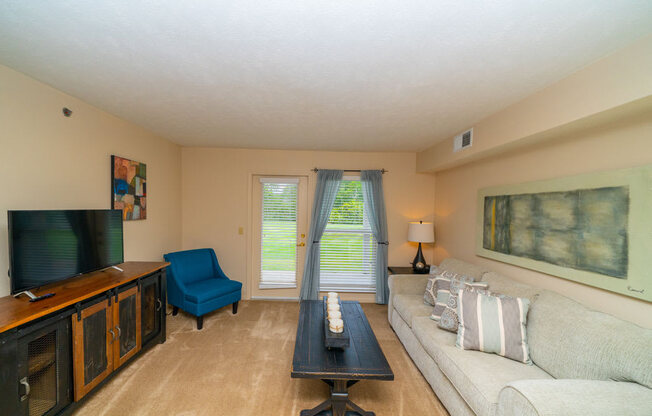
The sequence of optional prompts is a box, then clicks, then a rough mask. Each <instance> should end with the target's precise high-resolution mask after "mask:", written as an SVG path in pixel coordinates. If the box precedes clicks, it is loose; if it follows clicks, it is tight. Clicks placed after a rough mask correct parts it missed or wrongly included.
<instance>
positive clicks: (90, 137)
mask: <svg viewBox="0 0 652 416" xmlns="http://www.w3.org/2000/svg"><path fill="white" fill-rule="evenodd" d="M62 107H69V108H70V109H72V110H73V115H72V117H70V118H65V117H64V116H63V115H62V113H61V109H62ZM0 126H1V127H0V189H2V192H1V193H0V296H4V295H8V294H9V279H8V278H7V277H5V276H6V275H5V271H6V270H7V269H8V251H7V216H6V213H5V212H6V210H9V209H66V208H73V209H76V208H109V207H110V190H111V173H110V165H111V163H110V162H111V155H112V154H115V155H119V156H124V157H127V158H132V159H135V160H138V161H140V162H144V163H146V164H147V192H148V204H147V205H148V213H147V215H148V217H147V219H146V220H144V221H129V222H125V225H124V231H125V260H161V259H162V255H163V253H165V252H167V251H172V250H176V249H179V247H180V244H181V224H180V218H181V199H180V194H181V179H180V174H181V149H180V148H179V146H177V145H175V144H172V143H171V142H169V141H167V140H164V139H162V138H160V137H158V136H155V135H154V134H152V133H149V132H148V131H146V130H144V129H142V128H140V127H137V126H135V125H134V124H131V123H128V122H126V121H124V120H121V119H119V118H116V117H114V116H112V115H110V114H108V113H106V112H103V111H101V110H99V109H97V108H95V107H93V106H91V105H89V104H86V103H84V102H82V101H80V100H78V99H76V98H74V97H71V96H69V95H66V94H64V93H62V92H60V91H58V90H55V89H53V88H51V87H49V86H47V85H45V84H43V83H40V82H38V81H35V80H34V79H32V78H29V77H27V76H25V75H22V74H20V73H18V72H16V71H13V70H11V69H9V68H7V67H5V66H1V65H0Z"/></svg>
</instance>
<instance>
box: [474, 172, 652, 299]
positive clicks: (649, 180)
mask: <svg viewBox="0 0 652 416" xmlns="http://www.w3.org/2000/svg"><path fill="white" fill-rule="evenodd" d="M650 253H652V166H650V165H648V166H642V167H636V168H630V169H623V170H617V171H607V172H596V173H589V174H584V175H577V176H570V177H565V178H558V179H550V180H545V181H538V182H529V183H523V184H515V185H504V186H495V187H491V188H485V189H480V190H479V191H478V203H477V234H476V254H477V255H479V256H482V257H487V258H490V259H494V260H498V261H502V262H505V263H510V264H514V265H517V266H520V267H524V268H528V269H532V270H537V271H540V272H543V273H546V274H550V275H553V276H558V277H562V278H565V279H568V280H574V281H577V282H580V283H584V284H586V285H590V286H595V287H599V288H602V289H605V290H609V291H613V292H618V293H621V294H624V295H627V296H632V297H636V298H639V299H644V300H647V301H652V267H650V264H651V263H650V260H649V258H650Z"/></svg>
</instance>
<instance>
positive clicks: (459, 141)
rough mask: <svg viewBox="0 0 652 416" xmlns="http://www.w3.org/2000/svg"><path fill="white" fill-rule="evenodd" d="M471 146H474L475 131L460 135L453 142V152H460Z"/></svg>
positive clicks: (471, 130) (470, 130)
mask: <svg viewBox="0 0 652 416" xmlns="http://www.w3.org/2000/svg"><path fill="white" fill-rule="evenodd" d="M471 146H473V129H469V130H467V131H465V132H464V133H462V134H458V135H457V136H455V139H454V140H453V152H459V151H460V150H462V149H466V148H467V147H471Z"/></svg>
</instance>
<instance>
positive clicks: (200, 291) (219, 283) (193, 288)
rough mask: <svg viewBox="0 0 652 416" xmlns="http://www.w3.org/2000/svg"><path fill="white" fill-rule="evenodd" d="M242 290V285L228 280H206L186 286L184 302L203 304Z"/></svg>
mask: <svg viewBox="0 0 652 416" xmlns="http://www.w3.org/2000/svg"><path fill="white" fill-rule="evenodd" d="M240 289H242V283H240V282H238V281H237V280H230V279H207V280H202V281H200V282H194V283H190V284H187V285H186V294H185V298H186V300H188V301H190V302H194V303H203V302H206V301H209V300H211V299H215V298H219V297H220V296H223V295H228V294H229V293H233V292H237V291H239V290H240Z"/></svg>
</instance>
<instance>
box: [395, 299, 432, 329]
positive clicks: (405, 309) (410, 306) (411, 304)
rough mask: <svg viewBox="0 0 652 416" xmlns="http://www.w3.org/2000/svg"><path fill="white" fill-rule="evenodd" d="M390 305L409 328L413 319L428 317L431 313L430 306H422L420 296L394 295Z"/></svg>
mask: <svg viewBox="0 0 652 416" xmlns="http://www.w3.org/2000/svg"><path fill="white" fill-rule="evenodd" d="M392 305H393V306H394V309H395V310H396V312H398V314H399V315H400V316H401V318H403V320H404V321H405V322H406V323H407V324H408V326H409V327H410V328H411V327H412V320H413V319H414V318H415V317H417V316H426V317H428V316H430V312H432V306H430V305H424V304H423V296H421V295H403V294H398V295H395V296H394V299H393V301H392Z"/></svg>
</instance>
